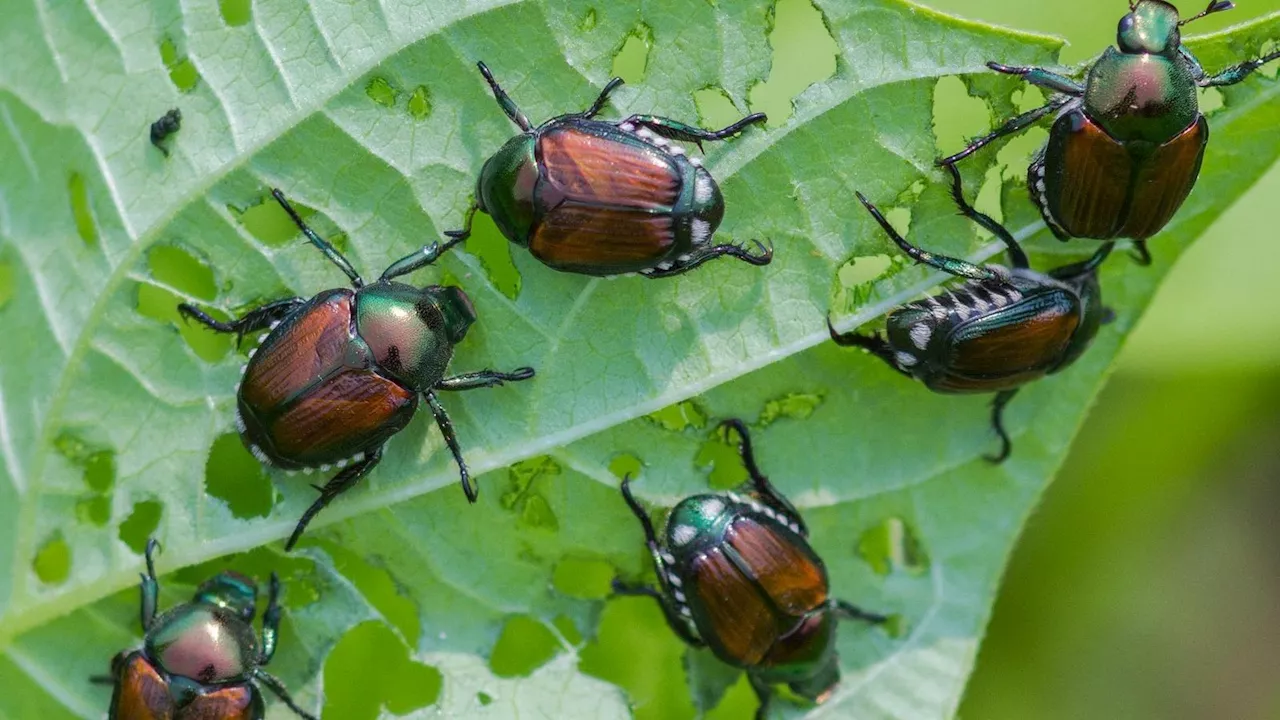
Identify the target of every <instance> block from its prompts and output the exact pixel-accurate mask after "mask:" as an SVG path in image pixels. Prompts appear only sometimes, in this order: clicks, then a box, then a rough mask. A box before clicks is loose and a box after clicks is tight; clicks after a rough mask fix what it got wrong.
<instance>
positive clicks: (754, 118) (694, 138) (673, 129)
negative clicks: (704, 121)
mask: <svg viewBox="0 0 1280 720" xmlns="http://www.w3.org/2000/svg"><path fill="white" fill-rule="evenodd" d="M768 119H769V118H768V117H766V116H765V114H764V113H751V114H750V115H748V116H746V117H744V118H742V119H741V120H739V121H738V122H736V123H734V124H732V125H730V126H728V127H725V128H721V129H719V130H703V129H702V128H700V127H697V126H695V125H688V124H686V123H682V122H680V121H679V120H672V119H671V118H664V117H661V116H658V115H632V116H631V117H629V118H627V119H626V120H623V121H622V122H621V123H618V124H619V125H625V124H627V123H630V124H632V125H635V126H637V127H643V128H648V129H649V130H650V131H652V132H653V133H654V134H655V135H661V136H662V137H665V138H670V139H672V140H683V141H685V142H692V143H697V144H698V149H699V150H701V149H702V142H703V141H704V140H706V141H712V140H724V139H725V138H729V137H733V136H734V135H737V134H738V133H740V132H742V131H743V130H745V129H746V128H747V126H749V125H755V124H756V123H762V122H765V121H767V120H768Z"/></svg>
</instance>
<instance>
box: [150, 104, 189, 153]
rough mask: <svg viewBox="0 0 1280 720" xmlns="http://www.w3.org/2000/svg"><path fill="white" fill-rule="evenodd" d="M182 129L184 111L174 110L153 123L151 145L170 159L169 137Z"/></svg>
mask: <svg viewBox="0 0 1280 720" xmlns="http://www.w3.org/2000/svg"><path fill="white" fill-rule="evenodd" d="M181 129H182V111H181V110H179V109H178V108H174V109H172V110H170V111H169V112H167V113H165V114H164V115H161V116H160V119H159V120H156V121H155V122H153V123H151V144H152V145H155V146H156V149H157V150H159V151H160V152H162V153H164V156H165V157H169V143H168V141H169V136H170V135H173V134H174V133H176V132H178V131H179V130H181Z"/></svg>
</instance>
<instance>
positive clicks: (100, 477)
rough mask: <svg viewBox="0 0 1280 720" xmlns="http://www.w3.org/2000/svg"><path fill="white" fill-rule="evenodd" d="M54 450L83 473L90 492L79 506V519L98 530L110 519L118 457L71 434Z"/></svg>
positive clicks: (60, 437) (59, 440)
mask: <svg viewBox="0 0 1280 720" xmlns="http://www.w3.org/2000/svg"><path fill="white" fill-rule="evenodd" d="M53 447H54V450H56V451H57V452H58V454H59V455H61V456H63V457H64V458H66V459H67V461H68V462H70V463H71V464H72V465H75V466H78V467H79V468H81V470H82V471H83V475H82V477H83V478H84V484H85V487H86V488H87V490H88V492H87V493H86V494H85V495H84V497H82V498H80V500H78V501H77V502H76V518H77V519H78V520H81V521H83V522H88V523H92V524H94V525H97V526H98V527H102V526H104V525H106V524H107V522H108V521H109V520H110V519H111V489H112V488H113V487H114V486H115V484H116V454H115V451H113V450H99V449H95V448H94V447H92V446H91V445H90V444H89V443H88V442H86V441H85V440H84V439H82V438H81V437H79V436H78V435H75V434H74V433H71V432H69V431H63V432H61V433H60V434H59V435H58V437H56V438H54V441H53Z"/></svg>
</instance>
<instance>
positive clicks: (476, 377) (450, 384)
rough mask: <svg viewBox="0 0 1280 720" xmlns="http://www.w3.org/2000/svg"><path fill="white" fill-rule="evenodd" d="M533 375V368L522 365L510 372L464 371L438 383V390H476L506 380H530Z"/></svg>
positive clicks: (496, 384) (493, 385) (499, 383)
mask: <svg viewBox="0 0 1280 720" xmlns="http://www.w3.org/2000/svg"><path fill="white" fill-rule="evenodd" d="M531 377H533V368H531V367H522V368H516V369H515V370H514V371H512V372H509V373H504V372H498V371H496V370H481V371H480V372H472V373H463V374H462V375H454V376H453V377H447V378H445V379H443V380H441V381H440V382H438V383H436V389H437V390H475V389H476V388H486V387H495V386H498V385H501V384H503V383H504V382H518V381H520V380H528V379H529V378H531Z"/></svg>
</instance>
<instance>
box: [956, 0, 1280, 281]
mask: <svg viewBox="0 0 1280 720" xmlns="http://www.w3.org/2000/svg"><path fill="white" fill-rule="evenodd" d="M1232 7H1233V5H1232V3H1230V2H1227V1H1226V0H1213V1H1212V2H1210V4H1209V6H1208V7H1207V8H1206V9H1205V10H1204V11H1202V12H1201V13H1199V14H1198V15H1195V16H1193V17H1190V18H1187V19H1186V20H1179V16H1178V9H1177V8H1175V7H1174V6H1173V5H1170V4H1169V3H1166V2H1162V0H1138V2H1136V3H1130V11H1129V13H1128V14H1126V15H1125V16H1124V17H1123V18H1121V20H1120V25H1119V28H1118V29H1117V33H1116V45H1117V47H1108V48H1107V49H1106V52H1104V53H1103V54H1102V57H1101V58H1099V59H1098V60H1097V62H1095V63H1094V64H1093V65H1092V66H1091V67H1090V68H1089V72H1088V75H1087V77H1086V78H1085V80H1084V83H1083V84H1081V83H1079V82H1077V81H1075V80H1073V79H1071V78H1069V77H1065V76H1063V75H1060V74H1057V73H1053V72H1050V71H1048V70H1045V69H1043V68H1035V67H1010V66H1006V65H1001V64H999V63H994V62H993V63H987V65H988V67H990V68H991V69H992V70H995V71H997V72H1002V73H1008V74H1011V75H1018V76H1020V77H1022V79H1023V80H1025V81H1026V82H1029V83H1031V84H1033V85H1038V86H1040V87H1043V88H1045V89H1047V90H1049V91H1050V92H1052V93H1053V95H1052V96H1051V97H1050V98H1049V102H1048V103H1047V104H1045V105H1044V106H1043V107H1040V108H1036V109H1034V110H1031V111H1030V112H1027V113H1024V114H1022V115H1019V116H1018V117H1016V118H1013V119H1012V120H1009V121H1008V122H1006V123H1005V124H1004V125H1003V126H1001V127H1000V128H998V129H996V130H995V131H993V132H992V133H990V134H989V135H987V136H985V137H982V138H979V139H977V140H975V141H973V142H972V143H971V144H970V145H969V146H968V147H966V148H965V149H964V150H962V151H960V152H959V153H956V154H955V155H952V156H951V157H948V158H946V159H944V160H941V161H939V162H940V163H941V164H944V165H950V164H953V163H956V162H958V161H960V160H961V159H963V158H965V157H968V156H969V155H972V154H973V153H974V152H976V151H977V150H978V149H980V148H982V147H983V146H985V145H987V144H989V143H991V142H992V141H994V140H996V139H998V138H1000V137H1004V136H1005V135H1009V134H1010V133H1014V132H1017V131H1019V130H1021V129H1023V128H1025V127H1027V126H1029V125H1031V124H1033V123H1035V122H1037V121H1038V120H1040V119H1041V118H1043V117H1045V116H1047V115H1049V114H1051V113H1055V112H1056V113H1057V117H1056V119H1055V120H1054V123H1053V126H1052V128H1051V129H1050V131H1049V141H1048V143H1047V144H1046V145H1045V146H1044V148H1043V149H1041V151H1040V152H1039V153H1038V154H1037V155H1036V157H1035V159H1034V160H1033V161H1032V162H1031V165H1030V167H1029V168H1028V170H1027V187H1028V189H1029V190H1030V192H1031V199H1032V201H1033V202H1034V203H1035V204H1036V206H1037V207H1038V208H1039V209H1040V213H1041V215H1042V216H1043V217H1044V220H1045V223H1047V224H1048V226H1049V228H1050V229H1051V230H1052V231H1053V233H1054V234H1055V235H1057V236H1058V238H1060V239H1062V240H1066V239H1068V238H1072V237H1083V238H1096V239H1100V240H1111V239H1114V238H1131V239H1133V240H1134V241H1135V245H1136V248H1137V251H1138V253H1139V259H1140V261H1141V262H1143V263H1144V264H1146V263H1149V262H1150V256H1149V254H1148V253H1147V250H1146V244H1145V241H1146V239H1147V238H1149V237H1151V236H1152V235H1155V234H1156V233H1158V232H1159V231H1160V230H1161V229H1162V228H1164V226H1165V225H1166V224H1168V222H1169V220H1170V219H1171V218H1172V217H1173V215H1174V213H1176V212H1177V211H1178V208H1179V207H1181V206H1182V203H1183V201H1184V200H1186V199H1187V196H1188V195H1189V194H1190V192H1191V189H1192V187H1194V186H1195V182H1196V178H1197V176H1198V175H1199V173H1200V163H1201V161H1202V160H1203V159H1204V149H1205V145H1206V144H1207V143H1208V142H1209V125H1208V123H1207V122H1206V120H1205V117H1204V115H1203V114H1202V113H1201V112H1200V108H1199V103H1198V99H1197V96H1196V89H1197V88H1198V87H1223V86H1227V85H1234V84H1235V83H1238V82H1240V81H1241V80H1244V79H1245V78H1246V77H1248V75H1249V74H1250V73H1252V72H1253V71H1254V70H1257V69H1258V68H1259V67H1261V66H1262V65H1264V64H1266V63H1268V62H1271V61H1272V60H1275V59H1276V58H1280V51H1276V52H1272V53H1270V54H1268V55H1265V56H1263V57H1261V58H1258V59H1255V60H1248V61H1246V62H1242V63H1240V64H1238V65H1233V66H1231V67H1229V68H1227V69H1225V70H1223V71H1221V72H1219V73H1217V74H1216V75H1209V74H1207V73H1206V72H1205V70H1204V68H1203V67H1201V65H1200V62H1199V61H1198V60H1196V58H1195V56H1194V55H1192V54H1191V52H1190V51H1189V50H1187V48H1186V47H1185V46H1184V45H1183V44H1182V36H1181V32H1180V28H1181V27H1182V26H1183V25H1186V24H1187V23H1189V22H1192V21H1193V20H1197V19H1199V18H1202V17H1204V16H1205V15H1209V14H1212V13H1216V12H1221V11H1223V10H1230V9H1231V8H1232Z"/></svg>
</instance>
